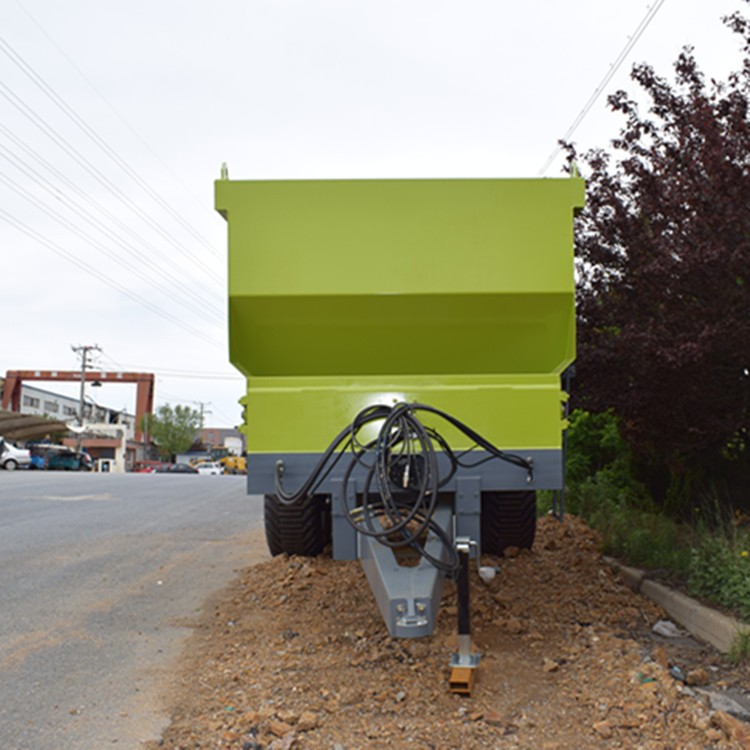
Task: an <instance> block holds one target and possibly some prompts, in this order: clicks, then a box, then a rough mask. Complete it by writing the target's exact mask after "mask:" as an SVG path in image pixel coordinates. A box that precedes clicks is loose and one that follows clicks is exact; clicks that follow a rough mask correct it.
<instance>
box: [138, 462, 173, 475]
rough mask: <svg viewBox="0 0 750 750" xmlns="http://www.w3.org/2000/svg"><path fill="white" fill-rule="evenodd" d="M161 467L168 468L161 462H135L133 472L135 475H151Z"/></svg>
mask: <svg viewBox="0 0 750 750" xmlns="http://www.w3.org/2000/svg"><path fill="white" fill-rule="evenodd" d="M163 466H168V464H165V463H164V462H163V461H136V463H135V465H134V466H133V472H134V473H136V474H153V473H154V472H156V471H158V470H159V469H160V468H162V467H163Z"/></svg>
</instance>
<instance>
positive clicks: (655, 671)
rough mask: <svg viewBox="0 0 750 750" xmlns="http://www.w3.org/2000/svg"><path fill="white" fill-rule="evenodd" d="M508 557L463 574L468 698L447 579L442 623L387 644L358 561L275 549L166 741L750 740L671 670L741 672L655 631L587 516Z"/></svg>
mask: <svg viewBox="0 0 750 750" xmlns="http://www.w3.org/2000/svg"><path fill="white" fill-rule="evenodd" d="M508 552H510V553H511V556H510V557H505V558H502V559H498V558H488V559H487V560H486V561H485V562H487V563H488V564H491V565H497V566H499V568H500V571H499V573H498V575H497V576H496V577H495V578H494V579H493V580H491V581H490V582H488V583H485V582H483V581H481V579H480V578H479V576H478V575H476V572H474V573H473V574H472V586H473V589H472V612H473V621H472V624H473V628H474V648H475V650H477V651H478V652H480V653H481V655H482V661H481V665H480V667H479V671H478V673H477V681H476V685H475V688H474V691H473V693H472V695H471V697H461V696H457V695H454V694H452V693H450V692H449V691H448V675H449V668H448V663H449V660H450V657H451V654H452V653H453V652H454V650H455V646H456V636H455V629H456V625H455V616H456V595H455V589H454V587H453V585H452V584H451V583H448V584H446V590H445V595H444V600H443V605H442V608H441V612H440V616H439V620H438V627H437V631H436V633H435V635H434V636H433V637H432V638H426V639H417V640H396V639H392V638H390V637H389V636H388V635H387V631H386V629H385V626H384V624H383V621H382V619H381V617H380V614H379V612H378V610H377V607H376V604H375V601H374V599H373V597H372V594H371V593H370V589H369V586H368V585H367V582H366V580H365V578H364V574H363V573H362V571H361V568H360V566H359V564H358V563H354V562H352V563H340V562H333V561H332V560H330V559H329V558H326V557H321V558H315V559H302V558H286V557H283V556H280V557H277V558H274V559H273V560H270V561H268V562H266V563H262V564H260V565H258V566H255V567H252V568H249V569H247V570H245V571H243V572H242V574H241V575H240V577H239V578H238V579H237V581H236V582H235V584H234V585H233V586H232V587H231V588H230V589H228V590H227V591H225V592H223V594H222V596H221V598H220V600H218V603H217V604H216V607H215V610H214V611H213V612H212V613H210V617H207V618H206V619H205V620H204V622H202V623H201V624H200V626H199V627H198V628H197V630H196V635H195V637H194V638H193V642H192V646H191V653H190V655H189V657H188V664H187V668H186V672H185V676H184V689H183V691H182V695H181V697H180V700H179V701H178V705H177V706H176V708H175V710H174V715H173V723H172V725H171V727H170V728H169V729H168V730H167V731H166V732H165V734H164V739H163V740H162V743H161V745H159V746H160V747H164V748H171V749H172V750H178V749H180V750H188V749H190V750H192V749H194V748H232V749H234V750H257V749H258V748H264V749H267V750H274V749H277V750H280V749H282V748H286V749H287V750H292V749H293V748H311V749H315V748H326V750H331V749H333V748H335V749H336V750H352V749H353V748H380V747H396V748H399V747H409V748H441V749H442V748H445V749H446V750H447V749H449V748H461V749H462V750H464V749H470V748H534V749H535V750H568V749H569V748H570V749H571V750H572V749H573V748H576V749H585V748H603V747H612V748H616V747H620V748H630V749H637V748H639V749H642V750H657V749H658V750H665V749H666V748H672V749H673V750H691V749H693V748H694V749H695V750H698V749H699V748H706V747H712V748H750V725H748V724H744V723H743V722H740V721H738V720H737V719H735V718H734V717H732V716H730V715H728V714H725V713H722V712H713V711H711V710H710V709H709V707H708V705H707V704H706V703H705V701H704V700H702V699H701V698H700V696H699V695H698V694H697V693H695V692H694V689H693V688H688V687H687V686H686V685H685V684H683V683H682V682H680V681H677V680H675V679H674V678H673V677H672V676H671V675H670V673H669V667H670V665H671V664H672V663H674V662H675V661H676V660H677V659H679V662H680V666H681V668H682V669H683V670H684V672H685V673H686V674H687V673H691V672H692V674H693V681H694V682H712V683H713V684H714V685H716V684H717V683H721V682H722V681H723V682H724V683H727V684H737V683H739V682H741V681H743V680H744V681H745V683H746V684H750V674H748V670H747V669H746V668H745V669H744V671H743V670H742V669H739V670H732V669H730V668H729V666H728V665H726V664H725V663H724V662H723V661H722V659H721V658H720V657H719V656H718V655H717V654H715V653H713V652H711V651H710V650H708V649H701V648H693V649H692V650H690V649H687V650H685V649H682V651H679V649H677V647H676V646H675V647H674V648H673V647H672V645H671V644H670V643H669V642H668V641H666V640H664V641H663V642H662V640H661V639H659V638H658V637H657V636H654V635H653V634H652V633H651V627H652V625H653V624H654V623H655V622H657V621H658V620H659V619H661V618H662V617H664V614H663V613H662V612H661V611H659V610H658V608H656V607H655V606H654V605H652V604H651V603H650V602H648V601H647V600H645V599H643V598H641V597H639V596H637V595H635V594H633V593H632V592H631V591H630V590H629V589H627V588H626V587H625V586H624V585H623V584H622V583H621V582H620V581H619V579H618V578H617V576H616V575H615V574H614V573H613V572H612V571H610V569H609V568H607V567H606V566H605V565H604V564H603V563H602V562H601V559H600V554H599V549H598V540H597V537H596V535H595V534H594V533H593V532H592V531H591V530H590V529H588V528H587V527H586V526H585V525H584V524H583V523H582V522H581V521H579V520H577V519H575V518H572V517H568V518H566V520H565V521H564V522H563V523H560V522H558V521H557V520H555V519H553V518H550V517H548V518H544V519H541V521H540V524H539V529H538V534H537V542H536V545H535V548H534V551H533V552H527V551H523V552H519V551H517V550H515V551H514V550H509V551H508ZM514 553H516V554H514ZM746 730H749V731H746ZM152 747H156V745H152Z"/></svg>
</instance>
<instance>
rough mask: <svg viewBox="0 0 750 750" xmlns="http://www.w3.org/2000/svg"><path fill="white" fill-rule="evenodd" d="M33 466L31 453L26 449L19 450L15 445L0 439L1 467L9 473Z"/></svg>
mask: <svg viewBox="0 0 750 750" xmlns="http://www.w3.org/2000/svg"><path fill="white" fill-rule="evenodd" d="M30 465H31V453H30V452H29V451H27V450H26V449H25V448H18V447H17V446H15V445H13V443H10V442H8V441H7V440H5V439H4V438H2V437H0V466H2V468H3V469H7V471H13V470H14V469H18V468H19V467H23V468H24V469H27V468H28V467H29V466H30Z"/></svg>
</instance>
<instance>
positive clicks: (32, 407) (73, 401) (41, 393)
mask: <svg viewBox="0 0 750 750" xmlns="http://www.w3.org/2000/svg"><path fill="white" fill-rule="evenodd" d="M79 409H80V399H77V398H75V397H73V396H63V395H62V394H60V393H52V392H51V391H46V390H44V389H43V388H37V387H36V386H33V385H26V384H24V385H23V386H22V387H21V409H20V413H21V414H37V415H40V416H48V417H52V418H54V419H59V420H61V421H63V422H77V421H78V411H79ZM83 421H84V422H94V423H98V424H111V425H115V424H116V425H122V427H123V428H124V429H125V434H126V437H127V439H128V440H132V439H133V437H134V435H135V416H134V415H133V414H129V413H128V412H126V411H124V410H121V409H119V410H118V409H112V408H110V407H108V406H100V405H99V404H97V403H96V402H95V401H94V400H93V399H91V398H88V397H87V398H86V399H85V402H84V405H83Z"/></svg>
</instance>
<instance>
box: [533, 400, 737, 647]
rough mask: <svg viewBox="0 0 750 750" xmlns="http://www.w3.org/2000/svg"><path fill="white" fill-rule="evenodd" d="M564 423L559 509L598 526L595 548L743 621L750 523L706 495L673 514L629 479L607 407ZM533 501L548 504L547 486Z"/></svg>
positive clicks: (627, 464) (625, 450) (627, 460)
mask: <svg viewBox="0 0 750 750" xmlns="http://www.w3.org/2000/svg"><path fill="white" fill-rule="evenodd" d="M570 422H571V426H570V432H569V450H570V454H569V460H568V478H567V483H566V484H567V490H566V499H565V503H566V510H567V511H569V512H571V513H573V514H575V515H579V516H581V517H582V518H584V519H585V520H586V522H587V523H588V524H589V525H590V526H591V527H592V528H594V529H596V530H597V531H598V532H599V534H600V535H601V540H602V552H604V553H605V554H608V555H611V556H613V557H617V558H619V559H621V560H623V561H624V562H625V563H627V564H630V565H634V566H636V567H640V568H646V569H649V570H659V571H660V572H663V573H666V574H667V575H668V576H670V577H672V578H676V579H677V580H679V581H680V582H682V583H683V584H684V585H685V586H686V588H687V590H688V592H689V593H690V594H692V595H693V596H697V597H700V598H701V599H704V600H706V601H708V602H711V603H714V604H716V605H719V606H720V607H723V608H725V609H727V610H729V611H731V612H732V613H734V614H735V615H736V616H737V617H739V618H740V619H741V620H743V621H744V622H749V623H750V529H742V528H739V527H738V526H737V525H736V524H735V519H731V518H722V514H721V512H720V510H719V508H720V504H719V503H718V502H715V501H713V502H712V501H709V500H707V501H706V503H705V507H704V508H703V509H698V508H696V509H694V510H695V512H694V514H693V519H692V520H691V521H690V522H689V523H688V522H680V521H677V520H674V519H673V518H672V517H670V516H668V515H667V514H665V513H664V512H662V511H661V510H660V509H658V508H657V507H656V506H655V504H654V503H653V501H652V500H651V497H650V495H649V493H648V491H647V490H646V488H645V487H644V486H643V485H642V484H641V483H640V482H638V481H637V480H636V479H635V478H634V473H633V471H632V465H631V460H630V454H629V451H628V448H627V446H626V445H625V443H624V442H623V441H622V439H621V438H620V437H619V433H618V431H617V426H616V421H615V418H614V416H613V415H612V414H610V413H605V414H596V415H592V414H588V413H587V412H574V413H573V414H572V415H571V420H570ZM540 494H541V493H540ZM539 505H540V508H541V509H545V508H547V507H548V506H551V493H544V494H543V495H542V496H541V497H540V503H539ZM701 511H702V512H701ZM743 632H744V635H742V636H738V637H739V638H740V640H739V641H738V646H737V649H738V654H739V655H740V656H741V657H742V658H743V659H746V658H748V650H750V631H743Z"/></svg>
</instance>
